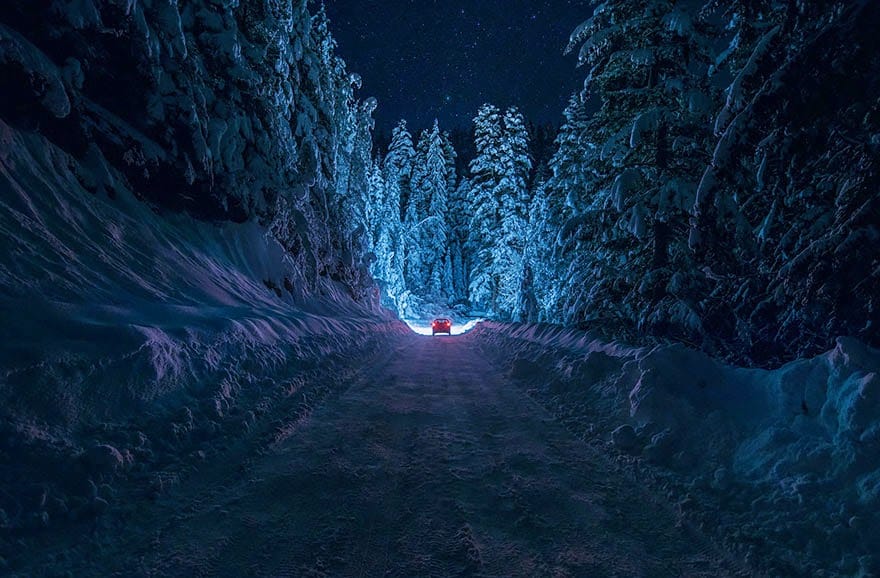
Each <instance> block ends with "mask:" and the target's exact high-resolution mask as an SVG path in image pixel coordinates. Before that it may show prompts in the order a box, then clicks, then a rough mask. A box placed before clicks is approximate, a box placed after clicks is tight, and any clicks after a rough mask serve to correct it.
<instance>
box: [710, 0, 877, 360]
mask: <svg viewBox="0 0 880 578" xmlns="http://www.w3.org/2000/svg"><path fill="white" fill-rule="evenodd" d="M767 4H769V5H767ZM760 6H761V8H760V9H759V14H760V17H758V13H756V12H755V6H752V5H750V3H747V2H733V3H731V6H730V7H728V6H724V5H722V6H719V7H718V8H719V10H722V11H726V12H722V13H723V14H725V15H726V16H727V17H729V19H730V22H731V29H732V31H733V33H734V37H733V40H732V41H731V47H730V48H729V50H728V52H729V53H730V57H729V58H728V59H726V60H723V61H722V62H720V64H719V68H720V69H721V71H722V72H724V73H727V75H728V76H729V77H730V78H731V81H730V83H729V84H728V86H727V88H726V89H725V93H724V96H725V99H724V103H723V105H722V106H721V107H720V111H719V113H718V115H717V117H716V119H715V130H716V139H717V140H716V142H715V143H713V144H714V145H715V148H714V154H713V157H712V162H711V164H710V166H709V167H708V168H707V170H706V172H705V175H704V177H703V180H702V183H701V186H700V188H699V194H698V202H697V208H698V215H699V221H698V227H696V228H695V229H694V234H693V236H694V237H695V238H694V245H695V247H696V248H697V249H698V256H699V258H700V260H701V261H702V262H703V263H704V267H705V268H710V269H711V270H712V272H713V275H712V278H713V283H714V290H713V292H712V295H711V298H710V299H709V300H708V301H709V305H710V307H711V308H712V310H713V311H714V315H713V317H712V320H711V321H712V322H713V329H714V331H715V333H716V334H717V335H718V336H719V338H720V339H722V340H724V341H726V342H727V343H728V344H733V349H734V351H735V353H736V354H739V355H743V354H744V355H745V356H747V358H748V359H750V360H752V361H759V362H766V361H767V360H769V359H779V358H787V357H790V356H792V355H805V354H809V353H814V352H817V351H819V350H824V349H826V348H827V347H829V346H831V345H832V344H833V338H834V336H836V335H840V334H855V335H858V336H860V337H862V338H864V339H866V340H868V341H871V340H872V339H873V336H874V335H875V334H876V331H874V330H873V329H872V327H876V324H877V323H878V322H880V307H878V303H877V299H876V297H875V296H876V295H877V294H880V273H878V271H880V269H878V268H877V267H876V266H875V265H869V263H876V262H877V257H876V255H877V249H876V247H877V243H876V242H875V241H872V240H871V239H874V238H876V215H877V214H880V197H878V196H877V195H876V190H877V188H878V176H877V175H878V174H880V171H878V170H877V166H878V162H877V158H878V155H877V154H876V147H874V148H873V149H872V146H871V145H865V144H864V143H869V142H872V139H873V138H874V137H872V135H875V134H877V133H878V124H880V114H878V112H877V111H878V105H877V102H878V100H877V95H878V94H880V87H878V81H877V78H878V73H880V61H878V58H877V50H876V46H877V41H876V30H875V26H873V25H872V24H870V23H874V22H877V21H880V5H878V4H877V3H873V2H868V3H862V2H856V3H852V2H844V1H829V2H809V3H794V2H792V3H788V4H785V5H781V4H778V3H762V4H761V5H760ZM826 71H829V72H826ZM837 71H840V72H837ZM843 71H846V72H843ZM731 232H733V234H731ZM874 342H876V340H875V341H874Z"/></svg>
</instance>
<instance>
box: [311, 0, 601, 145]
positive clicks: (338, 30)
mask: <svg viewBox="0 0 880 578" xmlns="http://www.w3.org/2000/svg"><path fill="white" fill-rule="evenodd" d="M589 5H590V2H589V1H588V0H551V1H546V0H545V1H536V0H328V1H327V13H328V15H329V16H330V19H331V28H332V30H333V34H334V36H335V37H336V39H337V41H338V42H339V49H338V53H339V54H340V55H341V56H342V57H343V58H344V59H345V61H346V63H347V64H348V69H349V70H350V71H352V72H357V73H359V74H360V75H361V76H362V77H363V79H364V87H363V90H362V91H361V93H360V95H361V96H362V97H368V96H375V97H376V98H377V99H378V100H379V109H378V110H377V111H376V113H375V117H376V119H377V129H378V130H379V131H382V132H388V131H390V129H391V128H392V127H393V126H394V124H396V123H397V121H398V120H399V119H401V118H405V119H407V120H408V121H409V123H410V128H411V129H416V130H417V129H421V128H426V127H427V126H428V125H430V123H432V122H433V120H434V119H435V118H438V119H439V120H440V122H441V124H442V126H443V128H446V129H466V128H469V127H470V125H471V119H472V118H473V117H474V115H475V113H476V111H477V109H478V108H479V106H480V105H481V104H483V103H485V102H492V103H494V104H496V105H498V106H509V105H512V104H515V105H517V106H519V107H520V108H521V109H522V110H523V112H524V113H525V115H526V117H527V118H528V119H529V120H531V121H533V122H536V123H554V124H558V123H560V122H561V119H562V110H563V108H564V107H565V103H566V101H567V100H568V97H569V95H570V94H571V93H573V92H575V91H576V90H579V89H580V88H581V87H582V85H583V79H584V76H585V71H583V70H578V69H576V68H575V64H576V58H575V56H574V55H569V56H563V54H562V51H563V49H564V48H565V45H566V43H567V41H568V36H569V34H570V33H571V31H572V30H574V28H575V27H576V26H577V25H578V24H580V23H581V22H582V21H583V20H585V19H586V18H587V17H588V16H589V15H590V13H591V9H590V6H589Z"/></svg>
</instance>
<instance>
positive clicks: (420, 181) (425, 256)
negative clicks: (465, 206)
mask: <svg viewBox="0 0 880 578" xmlns="http://www.w3.org/2000/svg"><path fill="white" fill-rule="evenodd" d="M445 148H446V146H445V143H444V140H443V135H442V133H441V132H440V126H439V123H438V122H437V121H434V127H433V128H432V129H431V130H430V131H425V132H423V133H422V138H421V139H420V140H419V153H418V155H419V161H418V163H417V166H416V171H415V172H416V177H415V179H416V180H415V186H414V191H416V194H415V195H414V196H415V198H416V199H417V201H416V204H417V206H418V207H419V208H420V209H421V210H420V211H419V212H418V213H417V217H419V222H418V225H417V226H418V227H419V233H420V239H421V250H422V259H421V261H422V265H423V270H422V273H423V279H422V287H424V291H425V292H426V294H427V295H428V296H430V297H431V298H432V299H435V300H436V299H442V298H443V297H444V296H445V295H446V294H448V291H449V289H450V287H449V286H448V285H445V284H444V283H445V281H446V280H448V278H449V276H450V275H449V272H448V271H447V270H446V267H447V265H448V261H447V252H448V238H447V229H446V227H447V225H446V215H447V211H448V190H447V186H448V165H447V163H446V158H445V154H444V151H445Z"/></svg>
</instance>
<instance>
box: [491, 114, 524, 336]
mask: <svg viewBox="0 0 880 578" xmlns="http://www.w3.org/2000/svg"><path fill="white" fill-rule="evenodd" d="M500 145H501V146H500V159H499V170H498V174H499V177H500V178H499V179H498V181H497V184H496V185H495V189H494V191H493V193H492V194H493V196H494V197H495V198H496V199H498V203H499V209H500V215H499V216H500V230H499V234H498V235H497V236H496V238H495V239H493V243H492V245H493V253H494V256H493V263H492V266H493V269H494V270H493V276H494V277H495V278H496V279H497V282H498V290H497V291H498V292H497V298H496V302H495V307H494V310H495V312H496V314H497V315H498V316H500V317H502V318H505V319H511V318H512V317H513V316H514V314H515V311H516V310H517V307H518V304H519V303H520V291H521V289H522V277H523V274H524V272H525V270H526V267H525V263H524V262H523V252H524V249H525V239H526V236H527V234H528V209H529V204H530V201H531V199H530V195H529V189H528V180H529V175H530V173H531V169H532V161H531V159H530V158H529V135H528V130H527V129H526V125H525V120H524V118H523V116H522V114H521V113H520V112H519V110H517V109H516V108H510V109H508V110H507V112H505V114H504V118H503V130H502V136H501V143H500Z"/></svg>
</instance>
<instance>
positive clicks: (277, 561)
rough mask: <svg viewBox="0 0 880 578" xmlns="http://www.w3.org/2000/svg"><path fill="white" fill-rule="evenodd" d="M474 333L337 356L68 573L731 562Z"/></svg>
mask: <svg viewBox="0 0 880 578" xmlns="http://www.w3.org/2000/svg"><path fill="white" fill-rule="evenodd" d="M480 340H481V337H480V335H479V333H472V334H468V335H464V336H460V337H451V338H450V337H445V336H444V337H436V338H430V337H423V336H418V335H406V336H401V337H399V338H397V341H396V343H395V345H394V347H391V348H389V349H387V350H385V351H383V352H382V353H379V354H377V355H376V357H375V358H374V359H373V360H371V361H370V363H369V364H368V365H364V366H363V367H361V368H359V369H358V370H357V371H355V372H352V373H351V374H350V375H346V374H338V373H337V375H338V381H337V382H336V383H334V384H332V391H333V393H332V394H330V395H328V396H327V397H326V399H325V400H324V402H323V404H322V405H320V406H319V407H317V408H316V409H315V410H314V411H313V412H311V413H310V414H307V415H306V417H305V418H303V416H302V415H300V416H297V417H296V418H295V419H292V418H290V416H286V415H275V416H270V417H271V419H268V420H265V421H268V422H271V423H273V431H274V432H275V435H270V436H268V437H267V436H266V435H265V432H260V431H259V430H254V432H253V433H252V434H250V435H245V436H244V437H242V438H241V439H239V440H237V442H236V443H234V444H230V449H229V450H228V452H226V454H221V455H219V456H217V457H216V458H214V459H211V460H208V461H207V462H205V463H204V464H203V466H201V467H200V468H199V469H198V470H197V471H195V472H194V473H192V474H190V475H188V476H186V477H185V478H183V479H182V481H181V483H180V485H179V486H177V487H176V488H175V489H173V490H172V491H170V492H167V493H165V494H163V495H162V496H161V497H159V499H158V501H157V502H155V503H148V502H144V503H142V504H130V508H129V511H128V513H127V514H126V520H125V522H124V525H120V526H119V531H118V532H116V533H113V532H110V533H109V535H107V536H105V537H103V538H102V539H101V541H102V542H103V544H102V548H101V549H100V550H99V551H93V553H91V554H90V555H89V559H87V560H81V561H78V563H75V564H74V566H76V567H75V568H74V571H75V574H76V575H78V576H86V575H95V576H98V575H102V576H106V575H110V574H112V573H113V572H116V573H118V574H119V575H126V576H137V575H161V576H401V577H404V576H406V577H410V576H530V577H535V576H597V577H598V576H627V577H632V576H645V577H652V578H653V577H663V576H729V575H736V570H735V566H734V565H733V564H732V563H731V562H730V561H729V560H726V559H725V558H724V556H722V555H721V554H720V553H719V552H718V551H717V550H716V549H715V548H713V547H712V545H711V544H710V543H708V542H707V540H706V539H705V538H704V537H702V536H701V535H699V534H697V533H695V532H694V531H693V530H690V529H687V527H686V526H680V525H677V522H676V517H675V515H674V514H673V512H672V508H671V507H669V506H668V505H667V504H664V503H663V500H662V499H659V498H658V497H657V496H655V495H652V494H651V493H650V492H648V491H646V490H644V489H643V488H642V487H640V486H638V485H636V484H634V483H632V482H630V481H628V480H627V479H622V478H621V477H620V476H618V475H615V473H614V472H615V469H614V468H613V467H612V466H611V462H610V459H609V458H608V457H607V456H605V455H602V454H601V453H600V452H598V451H596V450H594V449H591V447H590V446H589V445H587V444H585V443H583V442H582V441H580V440H578V439H576V438H575V437H573V436H572V435H571V434H569V433H568V432H567V430H566V429H564V428H563V427H562V426H561V425H560V424H558V423H556V422H555V421H554V419H553V418H552V417H551V416H550V415H549V414H547V413H546V412H545V411H544V410H543V409H542V408H540V407H539V406H538V405H536V404H535V403H534V402H533V401H532V400H531V399H530V398H529V397H528V396H527V395H526V394H525V392H524V391H522V390H521V389H520V388H518V387H517V385H516V384H515V383H514V382H512V381H511V380H510V378H509V377H507V375H506V370H505V369H504V368H500V367H495V366H493V365H491V364H490V363H489V362H487V360H486V356H485V355H484V353H483V352H481V349H480ZM484 345H485V344H484ZM279 432H280V433H281V434H282V435H279ZM120 524H121V523H120Z"/></svg>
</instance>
